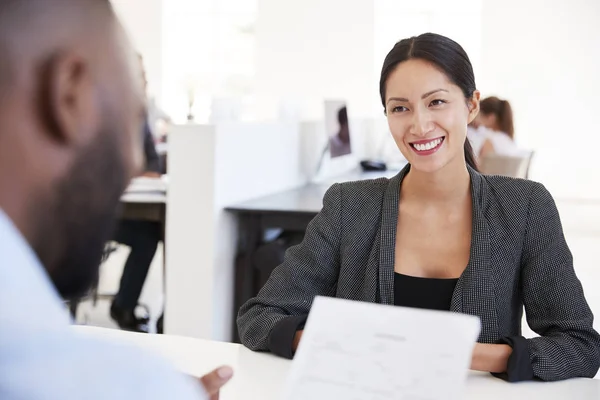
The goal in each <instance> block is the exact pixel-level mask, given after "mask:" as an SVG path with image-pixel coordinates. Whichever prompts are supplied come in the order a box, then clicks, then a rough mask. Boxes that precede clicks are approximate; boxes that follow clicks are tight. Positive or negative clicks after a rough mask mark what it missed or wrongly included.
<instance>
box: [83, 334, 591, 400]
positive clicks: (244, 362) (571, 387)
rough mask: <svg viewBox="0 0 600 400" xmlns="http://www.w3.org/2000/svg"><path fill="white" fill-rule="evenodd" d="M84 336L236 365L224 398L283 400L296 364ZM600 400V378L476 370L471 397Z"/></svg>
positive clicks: (153, 338) (139, 338)
mask: <svg viewBox="0 0 600 400" xmlns="http://www.w3.org/2000/svg"><path fill="white" fill-rule="evenodd" d="M74 329H77V330H78V331H80V332H81V334H86V335H93V336H96V337H101V338H104V339H106V340H118V341H124V342H130V343H132V344H134V345H137V346H141V347H143V348H147V349H148V350H149V351H154V352H156V353H158V354H160V355H162V356H163V357H165V358H166V359H168V360H170V361H171V362H172V363H173V364H174V365H175V366H176V367H177V368H178V369H179V370H181V371H182V372H184V373H188V374H191V375H194V376H201V375H203V374H205V373H206V372H209V371H211V370H212V369H214V368H216V367H218V366H220V365H224V364H227V365H231V366H232V367H233V368H234V369H235V377H234V379H233V380H232V381H231V382H230V383H229V384H228V385H227V386H226V387H225V389H224V390H223V391H222V393H221V400H236V399H239V400H280V394H281V392H282V389H283V385H284V384H285V379H286V376H287V374H288V371H289V369H290V366H291V362H290V361H287V360H283V359H280V358H277V357H275V356H272V355H270V354H263V353H254V352H251V351H250V350H248V349H246V348H244V347H242V346H240V345H237V344H232V343H222V342H212V341H205V340H199V339H191V338H183V337H176V336H168V335H148V334H139V333H138V334H136V333H127V332H123V331H117V330H111V329H104V328H92V327H75V328H74ZM507 399H509V400H521V399H524V400H564V399H569V400H598V399H600V381H599V380H593V379H572V380H568V381H563V382H553V383H547V382H523V383H518V384H510V383H506V382H503V381H501V380H499V379H496V378H493V377H492V376H490V375H489V374H485V373H475V372H473V373H470V374H469V378H468V381H467V392H466V394H465V400H507Z"/></svg>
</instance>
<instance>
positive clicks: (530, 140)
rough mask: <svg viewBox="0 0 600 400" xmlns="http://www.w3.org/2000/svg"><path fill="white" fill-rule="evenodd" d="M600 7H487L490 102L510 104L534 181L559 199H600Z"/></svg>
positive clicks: (532, 1)
mask: <svg viewBox="0 0 600 400" xmlns="http://www.w3.org/2000/svg"><path fill="white" fill-rule="evenodd" d="M599 20H600V2H599V1H597V0H571V1H568V2H563V1H559V0H552V1H547V0H529V1H521V0H506V1H503V2H491V1H490V2H487V1H486V2H484V6H483V44H484V46H483V63H482V73H481V75H482V79H481V80H480V86H481V89H482V90H483V95H484V96H485V95H492V94H495V95H498V96H500V97H503V98H506V99H508V100H510V102H511V104H512V105H513V109H514V114H515V125H516V126H515V135H516V138H517V141H518V142H519V143H520V144H522V145H524V146H527V147H531V148H534V149H535V150H536V156H535V159H534V164H533V170H532V173H533V178H534V179H536V180H539V181H541V182H543V183H544V184H546V186H547V187H548V188H549V189H550V190H551V191H552V193H553V194H554V195H555V196H556V197H565V198H575V197H580V198H600V185H599V184H598V183H597V182H598V176H599V174H600V163H598V162H597V160H598V147H599V145H600V128H599V127H598V121H597V115H598V101H597V97H598V93H600V74H599V73H598V71H600V43H599V41H598V38H599V37H600V24H599V23H598V21H599Z"/></svg>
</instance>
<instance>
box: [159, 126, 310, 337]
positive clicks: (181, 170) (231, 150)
mask: <svg viewBox="0 0 600 400" xmlns="http://www.w3.org/2000/svg"><path fill="white" fill-rule="evenodd" d="M299 149H300V130H299V125H298V124H294V123H272V124H235V123H228V124H220V125H218V126H215V125H181V126H175V127H174V129H173V132H172V133H171V134H170V139H169V171H170V174H169V192H168V206H167V233H166V235H167V239H166V241H167V242H166V257H167V266H166V267H167V268H166V288H167V292H166V311H165V331H166V332H167V333H169V334H177V335H184V336H192V337H199V338H205V339H215V340H224V341H226V340H230V339H231V333H232V332H231V328H232V321H233V287H234V259H235V254H236V245H237V229H236V228H237V226H236V223H235V218H234V217H233V216H232V215H230V214H228V213H226V212H225V211H223V209H224V208H225V207H227V206H229V205H233V204H235V203H239V202H242V201H245V200H250V199H253V198H257V197H261V196H264V195H267V194H271V193H275V192H279V191H282V190H286V189H290V188H293V187H297V186H301V185H302V184H304V183H306V176H305V175H304V174H303V173H302V171H301V167H300V165H301V154H300V151H299Z"/></svg>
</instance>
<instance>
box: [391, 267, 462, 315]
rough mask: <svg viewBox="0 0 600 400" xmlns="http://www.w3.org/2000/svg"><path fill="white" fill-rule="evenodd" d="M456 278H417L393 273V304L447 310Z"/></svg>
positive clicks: (456, 281)
mask: <svg viewBox="0 0 600 400" xmlns="http://www.w3.org/2000/svg"><path fill="white" fill-rule="evenodd" d="M457 283H458V279H434V278H417V277H414V276H408V275H402V274H398V273H394V304H395V305H397V306H404V307H413V308H425V309H428V310H441V311H449V310H450V303H451V301H452V293H454V288H455V287H456V284H457Z"/></svg>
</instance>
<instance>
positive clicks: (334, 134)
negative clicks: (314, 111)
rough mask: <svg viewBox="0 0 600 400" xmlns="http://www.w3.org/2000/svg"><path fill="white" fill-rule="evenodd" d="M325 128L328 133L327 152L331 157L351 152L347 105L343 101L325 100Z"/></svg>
mask: <svg viewBox="0 0 600 400" xmlns="http://www.w3.org/2000/svg"><path fill="white" fill-rule="evenodd" d="M325 130H326V132H327V135H328V145H329V154H330V156H331V158H336V157H342V156H346V155H349V154H350V153H352V144H351V141H350V124H349V122H348V107H347V105H346V102H345V101H341V100H326V101H325Z"/></svg>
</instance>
